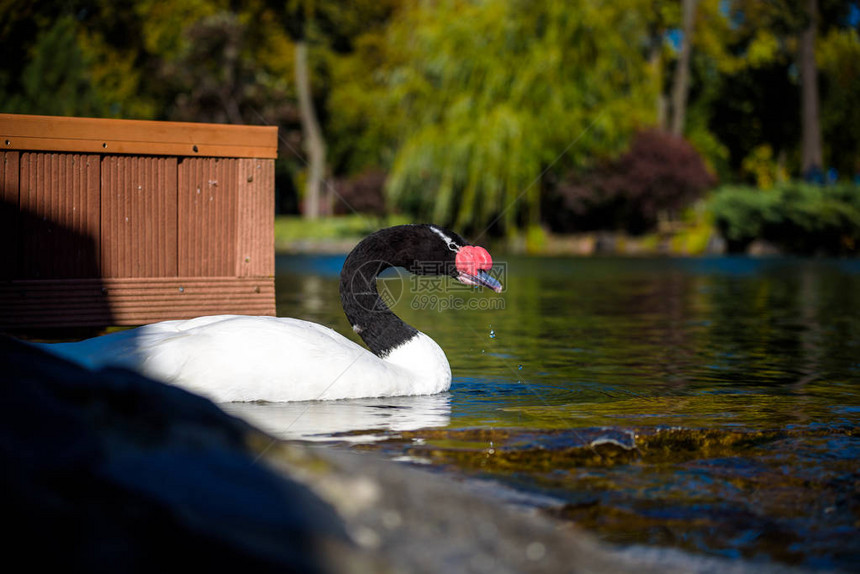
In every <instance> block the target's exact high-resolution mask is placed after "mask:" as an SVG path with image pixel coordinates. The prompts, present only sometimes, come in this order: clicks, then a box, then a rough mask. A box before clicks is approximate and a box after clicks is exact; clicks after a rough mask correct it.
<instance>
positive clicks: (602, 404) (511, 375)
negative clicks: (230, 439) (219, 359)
mask: <svg viewBox="0 0 860 574" xmlns="http://www.w3.org/2000/svg"><path fill="white" fill-rule="evenodd" d="M343 259H344V258H343V257H341V256H289V257H286V256H284V257H279V258H278V261H277V270H278V277H277V288H278V313H279V315H281V316H292V317H298V318H303V319H308V320H311V321H315V322H318V323H322V324H325V325H329V326H331V327H333V328H335V329H336V330H338V331H339V332H341V333H343V334H345V335H347V336H349V337H351V338H353V339H355V340H358V338H357V337H356V336H355V335H354V334H353V333H352V331H351V329H350V328H349V325H348V324H347V322H346V319H345V318H344V316H343V313H342V311H341V309H340V298H339V295H338V274H339V272H340V267H341V265H342V263H343ZM498 263H500V264H503V267H504V268H503V269H502V280H503V282H504V284H505V291H504V292H503V293H502V294H499V295H497V294H495V293H492V292H489V291H487V290H484V291H481V292H477V291H474V290H471V289H467V288H463V287H460V286H459V285H457V284H455V283H453V282H450V281H448V280H444V281H442V282H433V283H427V282H421V281H417V282H416V281H415V280H413V279H412V278H411V277H410V276H405V275H397V274H393V275H392V276H390V277H388V278H386V279H382V280H381V281H382V282H383V283H382V284H381V285H382V286H381V292H382V293H383V294H384V296H385V297H386V298H389V299H390V300H391V301H396V303H395V304H394V305H393V308H394V310H395V311H396V312H397V313H398V314H399V315H400V316H401V317H402V318H403V319H404V320H406V321H407V322H408V323H410V324H412V325H414V326H415V327H417V328H418V329H420V330H422V331H424V332H425V333H427V334H428V335H430V336H432V337H433V338H434V339H435V340H436V341H437V342H438V343H439V344H440V345H441V346H442V348H443V349H444V350H445V352H446V354H447V355H448V359H449V361H450V363H451V368H452V372H453V376H454V380H453V384H452V387H451V391H450V392H448V393H445V394H442V395H437V396H432V397H411V398H410V397H406V398H395V399H373V400H361V401H332V402H328V403H325V402H319V403H296V404H291V405H234V406H233V408H232V409H231V410H233V411H234V412H236V413H238V414H240V415H245V416H247V417H249V418H250V419H252V420H254V421H257V422H258V423H259V424H260V425H261V426H262V427H264V428H266V429H267V430H269V431H270V432H272V433H273V434H276V435H278V436H282V437H285V438H294V439H295V438H297V439H303V440H315V441H328V442H337V443H341V444H345V445H350V446H349V447H350V448H353V449H356V450H373V451H375V452H378V453H382V454H383V455H385V456H388V457H390V458H392V459H395V460H401V461H404V462H405V463H407V464H421V465H425V466H429V467H431V468H433V469H437V470H438V471H439V472H446V473H456V474H458V475H461V476H467V477H473V478H476V479H482V480H488V481H490V483H491V484H497V485H499V487H498V489H497V492H498V493H499V496H500V497H505V498H509V499H512V498H516V499H517V501H518V502H520V503H525V504H531V505H534V506H537V507H539V508H541V509H542V510H544V511H546V512H547V513H550V514H552V515H554V516H557V517H559V518H561V519H563V520H571V521H574V522H576V523H577V524H580V525H582V526H584V527H586V528H588V529H590V530H591V531H593V532H595V533H596V534H597V535H598V536H600V537H601V538H602V539H604V540H606V541H609V542H617V543H624V544H630V543H634V544H652V545H660V546H671V547H676V548H681V549H685V550H688V551H692V552H700V553H706V554H712V555H720V556H729V557H744V558H746V559H749V560H753V561H765V562H771V563H777V564H792V565H804V566H808V567H815V568H824V569H829V568H843V569H846V570H852V569H857V568H860V432H858V428H860V427H858V423H860V261H848V260H845V261H843V260H804V259H748V258H706V259H622V258H617V259H616V258H611V259H586V258H526V257H511V258H507V259H505V260H504V261H499V262H498Z"/></svg>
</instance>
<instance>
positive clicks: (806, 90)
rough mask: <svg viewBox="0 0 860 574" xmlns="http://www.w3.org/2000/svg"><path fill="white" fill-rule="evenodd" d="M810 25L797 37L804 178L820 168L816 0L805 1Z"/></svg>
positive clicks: (817, 174)
mask: <svg viewBox="0 0 860 574" xmlns="http://www.w3.org/2000/svg"><path fill="white" fill-rule="evenodd" d="M806 6H807V11H808V13H809V27H807V28H806V30H804V31H803V33H802V34H801V36H800V82H801V102H802V104H801V106H802V111H801V114H802V118H801V128H802V130H803V134H802V144H801V149H802V169H803V177H804V178H806V179H815V178H816V177H818V176H819V175H820V172H821V169H822V168H823V163H824V161H823V158H822V153H821V122H820V119H819V115H818V66H817V64H816V63H815V36H816V32H817V28H818V1H817V0H807V4H806Z"/></svg>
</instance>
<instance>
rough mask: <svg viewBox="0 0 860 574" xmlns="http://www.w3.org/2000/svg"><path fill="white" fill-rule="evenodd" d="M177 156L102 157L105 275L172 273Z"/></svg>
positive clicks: (102, 267)
mask: <svg viewBox="0 0 860 574" xmlns="http://www.w3.org/2000/svg"><path fill="white" fill-rule="evenodd" d="M176 178H177V161H176V158H172V157H167V158H163V157H151V156H149V157H131V156H105V157H103V158H102V174H101V186H102V208H101V222H102V223H101V225H102V235H101V241H102V243H101V255H102V258H101V271H102V276H103V277H176V276H177V275H178V267H177V259H176V243H177V228H176V226H177V220H176Z"/></svg>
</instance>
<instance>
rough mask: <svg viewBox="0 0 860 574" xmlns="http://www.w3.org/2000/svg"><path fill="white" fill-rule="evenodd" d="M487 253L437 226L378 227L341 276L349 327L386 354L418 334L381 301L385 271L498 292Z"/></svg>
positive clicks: (346, 263) (499, 286)
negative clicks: (379, 284)
mask: <svg viewBox="0 0 860 574" xmlns="http://www.w3.org/2000/svg"><path fill="white" fill-rule="evenodd" d="M492 266H493V260H492V258H491V257H490V254H489V253H487V250H486V249H484V248H483V247H478V246H476V245H469V244H468V242H466V240H465V239H463V238H462V237H461V236H460V235H458V234H456V233H454V232H453V231H450V230H448V229H444V228H442V227H439V226H437V225H427V224H421V225H398V226H396V227H388V228H386V229H381V230H379V231H377V232H376V233H373V234H371V235H369V236H367V237H366V238H365V239H364V240H362V241H361V242H360V243H359V244H358V245H356V246H355V249H353V250H352V251H351V252H350V254H349V255H348V256H347V258H346V261H344V264H343V269H342V270H341V273H340V297H341V302H342V303H343V310H344V312H345V313H346V317H347V319H348V320H349V323H350V325H352V328H353V329H354V330H355V332H356V333H358V334H359V335H360V336H361V338H362V339H364V342H365V343H367V346H368V347H370V350H371V351H373V352H374V353H376V354H377V355H379V356H382V357H384V356H386V355H387V354H388V353H389V352H391V350H392V349H394V348H397V347H399V346H400V345H403V344H404V343H405V342H406V341H408V340H410V339H411V338H412V337H414V336H415V335H416V334H417V333H418V331H416V330H415V329H414V328H413V327H410V326H409V325H407V324H406V323H404V322H403V321H401V320H400V319H399V318H398V317H397V316H396V315H395V314H394V313H392V312H391V310H390V309H389V307H388V305H389V302H387V301H386V300H384V299H383V298H382V297H380V295H379V292H378V290H377V285H376V277H377V276H378V275H379V273H380V272H382V271H383V270H385V269H388V268H389V267H402V268H404V269H406V270H408V271H409V272H411V273H414V274H416V275H448V276H450V277H453V278H454V279H457V280H458V281H460V282H461V283H465V284H466V285H483V286H486V287H489V288H490V289H492V290H494V291H496V292H499V291H501V290H502V284H501V283H500V282H499V281H498V280H496V279H495V278H493V277H491V276H490V274H489V273H488V271H489V270H490V269H491V268H492Z"/></svg>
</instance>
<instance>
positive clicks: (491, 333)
mask: <svg viewBox="0 0 860 574" xmlns="http://www.w3.org/2000/svg"><path fill="white" fill-rule="evenodd" d="M495 338H496V332H495V331H493V330H492V329H490V339H495Z"/></svg>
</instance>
